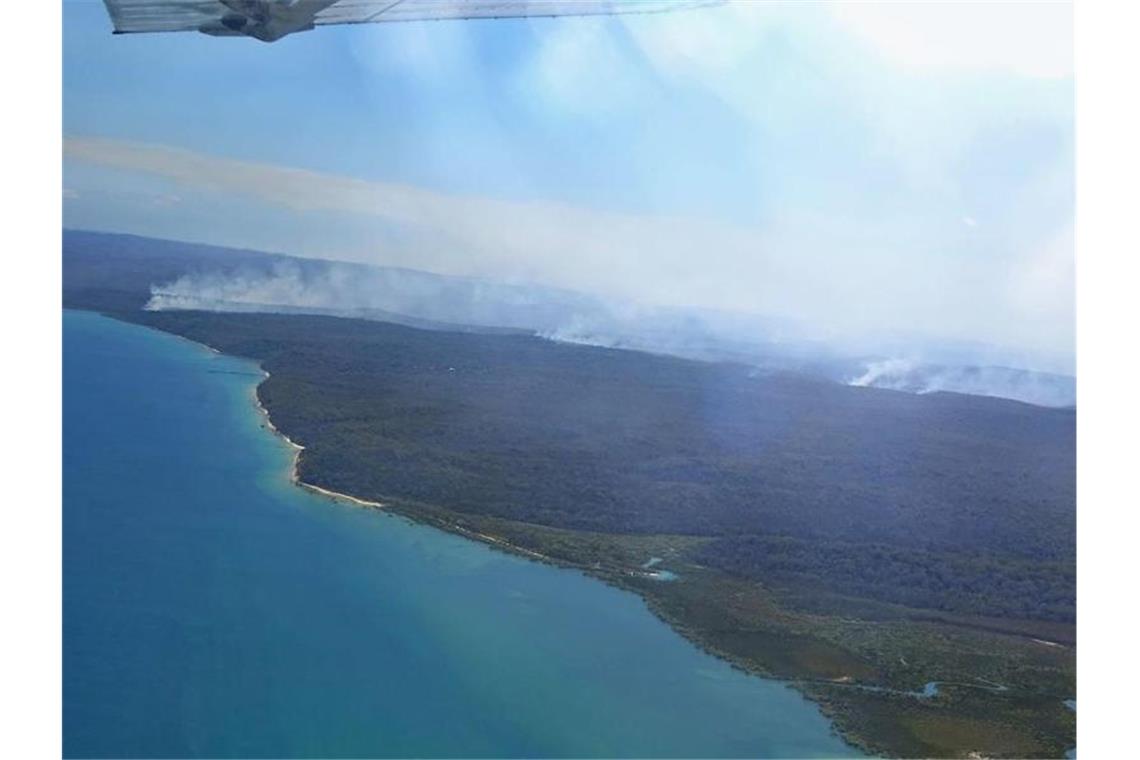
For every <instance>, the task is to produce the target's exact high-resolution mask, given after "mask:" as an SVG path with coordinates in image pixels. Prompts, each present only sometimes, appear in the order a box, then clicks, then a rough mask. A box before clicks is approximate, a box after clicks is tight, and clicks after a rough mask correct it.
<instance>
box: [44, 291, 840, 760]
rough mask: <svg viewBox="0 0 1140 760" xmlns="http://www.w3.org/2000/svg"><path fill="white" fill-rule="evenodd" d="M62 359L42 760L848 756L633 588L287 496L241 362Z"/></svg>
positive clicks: (71, 333) (67, 336) (147, 335)
mask: <svg viewBox="0 0 1140 760" xmlns="http://www.w3.org/2000/svg"><path fill="white" fill-rule="evenodd" d="M63 345H64V399H63V401H64V404H63V405H64V438H63V451H64V461H63V464H64V468H63V471H64V536H63V538H64V547H63V548H64V566H63V578H64V589H63V590H64V596H63V598H64V618H63V619H64V645H63V647H64V649H63V664H64V682H63V687H64V688H63V707H64V752H65V755H66V756H68V757H89V756H133V757H139V756H148V757H152V756H161V757H171V756H203V755H204V756H219V757H268V756H272V757H296V756H321V757H330V756H331V757H345V756H354V757H359V756H404V757H406V756H461V757H477V756H732V755H735V756H753V757H797V756H825V757H833V756H841V755H842V756H850V755H852V754H853V753H852V751H851V750H850V749H849V748H848V747H846V746H845V745H844V744H843V743H842V741H840V740H839V739H838V738H837V737H836V736H835V735H834V734H833V733H832V732H831V729H830V726H829V724H828V722H827V721H826V720H825V719H824V718H823V716H822V715H821V714H820V713H819V711H818V710H817V709H816V707H815V706H814V705H813V704H812V703H810V702H808V701H806V700H804V699H803V698H802V697H800V696H799V695H798V694H797V693H796V692H795V691H793V690H792V689H790V688H788V687H786V686H784V685H782V684H778V683H774V682H770V681H765V680H762V679H759V678H755V677H750V676H746V675H744V674H742V673H740V672H737V671H734V670H732V669H731V668H730V667H729V666H728V665H726V664H724V663H722V662H720V661H718V660H716V659H715V658H713V657H710V656H708V655H706V654H703V653H701V652H700V651H699V650H697V649H696V648H695V647H693V646H692V645H690V644H689V643H687V642H686V641H685V640H683V639H682V638H681V637H680V636H679V635H677V634H676V633H674V632H673V631H672V630H671V629H670V628H668V627H667V626H666V625H664V624H663V623H661V622H660V621H658V620H657V619H656V618H654V617H653V616H652V615H651V614H650V613H649V611H648V610H647V609H646V607H645V605H644V603H643V602H642V601H641V600H640V599H639V598H637V597H636V596H634V595H632V594H629V593H626V592H622V591H619V590H616V589H613V588H610V587H608V586H605V585H604V584H602V583H599V582H598V581H595V580H592V579H589V578H587V577H585V576H583V575H581V574H580V573H577V572H575V571H571V570H564V569H559V568H554V567H549V566H546V565H541V564H537V563H533V562H529V561H526V560H523V559H520V558H516V557H512V556H508V555H505V554H502V553H499V552H496V551H494V550H492V549H490V548H488V547H486V546H483V545H481V544H477V543H474V542H471V541H468V540H465V539H462V538H459V537H457V536H453V535H449V534H446V533H442V532H439V531H437V530H434V529H431V528H427V527H423V526H417V525H412V524H409V523H408V522H407V521H405V520H402V519H400V518H397V517H393V516H390V515H386V514H383V513H381V512H378V511H376V510H369V509H363V508H359V507H352V506H349V505H346V504H341V503H336V502H333V501H331V500H329V499H326V498H322V497H320V496H316V495H313V494H310V493H308V492H306V491H303V490H302V489H299V488H296V487H295V486H293V485H292V484H290V483H289V480H288V471H289V466H290V462H291V456H292V455H291V452H290V450H289V449H288V447H287V446H286V444H285V443H284V442H283V441H281V440H280V439H279V438H277V437H276V436H274V435H273V434H272V433H270V432H269V431H268V430H266V429H265V428H264V427H263V419H262V418H261V416H260V415H259V414H258V413H257V411H256V410H255V408H254V406H253V389H254V387H255V385H256V384H257V382H259V380H260V377H261V376H260V373H259V371H258V369H257V367H256V366H255V365H254V364H253V363H251V362H248V361H243V360H239V359H235V358H232V357H225V356H219V355H217V354H214V353H212V352H210V351H208V350H207V349H205V348H203V347H201V346H197V345H195V344H192V343H190V342H188V341H184V340H181V339H179V338H176V337H173V336H169V335H164V334H161V333H158V332H154V331H150V330H147V329H145V328H141V327H137V326H133V325H128V324H123V323H120V322H116V321H113V320H110V319H107V318H105V317H101V316H98V315H95V314H90V313H85V312H65V315H64V334H63Z"/></svg>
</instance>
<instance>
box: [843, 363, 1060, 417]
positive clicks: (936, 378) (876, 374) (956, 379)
mask: <svg viewBox="0 0 1140 760" xmlns="http://www.w3.org/2000/svg"><path fill="white" fill-rule="evenodd" d="M847 384H848V385H856V386H870V387H875V388H889V389H891V390H896V391H906V392H908V393H936V392H939V391H946V392H951V393H966V394H969V395H973V396H995V397H998V398H1008V399H1013V400H1015V401H1024V402H1026V403H1029V404H1037V405H1039V406H1057V407H1064V406H1075V405H1076V403H1077V389H1076V380H1075V379H1074V378H1072V377H1069V376H1066V375H1057V374H1053V373H1050V372H1034V371H1031V370H1025V369H1013V368H1010V367H984V366H982V367H979V366H965V367H947V366H942V365H938V364H923V363H921V362H918V361H915V360H913V359H898V358H896V359H884V360H881V361H872V362H869V363H867V365H866V368H865V370H864V372H863V373H862V374H861V375H858V376H857V377H853V378H851V379H849V380H848V381H847Z"/></svg>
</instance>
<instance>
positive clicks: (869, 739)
mask: <svg viewBox="0 0 1140 760" xmlns="http://www.w3.org/2000/svg"><path fill="white" fill-rule="evenodd" d="M104 316H108V317H111V318H115V319H121V317H120V316H119V315H114V314H104ZM121 321H125V322H129V323H132V324H140V325H141V326H144V327H147V328H149V329H155V330H157V331H158V332H162V333H165V334H171V335H175V336H177V337H180V338H183V339H184V340H187V341H189V342H191V343H195V344H197V345H198V346H201V347H203V348H206V349H207V350H209V351H210V352H212V353H214V354H220V355H224V356H234V357H236V358H240V359H244V360H247V361H250V362H251V363H252V364H253V367H251V369H256V370H257V371H258V372H260V373H261V375H262V377H261V378H260V379H259V380H257V381H256V383H255V384H253V385H252V388H251V390H252V393H253V399H252V400H253V404H254V406H256V407H257V409H258V411H259V412H260V414H261V416H262V418H263V420H264V425H263V426H265V427H268V428H269V429H270V430H271V431H272V432H273V433H274V434H275V435H277V436H279V437H280V438H281V439H283V440H284V441H285V442H286V443H287V444H288V445H289V447H290V449H292V452H293V457H292V461H291V465H290V481H291V482H292V484H294V485H296V486H298V487H301V488H304V489H306V490H308V491H311V492H312V493H314V494H319V495H321V496H324V497H326V498H328V499H331V500H333V501H341V502H344V503H346V504H351V505H354V506H360V507H368V508H372V509H382V510H384V511H387V512H389V513H391V514H397V515H399V516H401V517H403V518H404V519H406V520H408V521H409V522H412V523H417V524H421V525H426V526H429V527H433V528H436V529H438V530H443V531H445V532H448V533H452V534H454V535H458V536H460V537H462V538H467V539H469V540H473V541H478V542H479V543H482V544H484V545H485V546H489V547H491V548H495V549H498V550H500V551H503V552H506V553H509V554H514V555H516V556H519V557H521V558H526V559H531V560H533V561H538V562H542V563H545V564H549V565H553V566H557V567H563V568H567V569H574V570H578V571H580V572H582V573H583V574H584V575H587V576H589V577H590V578H592V579H594V580H599V581H601V582H603V583H605V584H607V585H610V586H613V587H615V588H619V589H622V590H624V591H629V592H632V593H634V594H636V595H637V596H638V597H639V598H640V599H641V600H642V601H643V602H644V603H645V604H646V606H647V608H648V610H649V611H650V612H651V613H652V614H653V615H654V617H656V618H657V619H658V620H660V621H661V622H662V623H664V624H665V625H667V626H669V628H670V629H672V630H673V631H674V632H675V633H678V634H680V635H681V637H682V638H684V639H686V640H687V641H688V642H689V643H690V644H691V645H693V646H694V647H695V648H696V649H698V650H701V651H703V652H705V653H707V654H709V655H712V656H714V657H716V658H718V659H720V660H721V661H724V662H726V663H728V664H729V665H730V666H732V667H733V668H735V669H737V670H740V671H743V672H745V673H747V674H749V675H753V676H756V677H759V678H762V679H764V680H767V681H772V682H777V683H781V684H783V685H785V686H787V687H788V688H791V689H793V690H794V691H795V692H797V693H798V694H799V695H800V696H801V697H802V698H804V699H805V700H806V701H808V702H811V703H814V704H815V705H816V706H817V707H818V709H819V710H820V712H821V713H822V714H823V715H824V716H825V717H826V718H827V719H828V721H829V722H830V724H831V730H832V732H833V733H834V734H836V735H838V736H839V737H841V738H842V740H843V741H844V743H845V744H846V745H848V747H850V748H851V749H853V750H856V751H857V752H861V753H864V754H868V755H876V754H885V755H888V756H891V755H894V756H898V755H903V756H905V755H906V754H907V751H906V750H900V749H899V738H902V737H896V736H884V735H881V734H883V731H878V734H877V733H876V731H874V730H871V731H869V732H868V731H867V730H866V728H867V727H866V726H865V725H862V724H861V720H862V718H863V717H864V716H865V715H866V713H865V712H864V710H863V706H862V705H858V706H856V705H853V704H852V703H851V700H850V699H848V698H847V697H841V694H843V693H852V694H862V693H868V694H869V693H870V692H874V691H880V690H879V689H871V690H867V689H864V688H844V689H839V690H835V689H834V688H833V687H836V686H847V687H850V686H859V685H858V684H851V683H847V682H845V679H846V678H847V677H845V678H844V679H839V678H834V679H833V678H830V677H827V678H812V677H807V678H798V677H794V676H793V677H787V676H784V677H781V676H780V675H776V674H775V673H773V672H771V671H768V670H766V669H765V668H764V666H763V664H761V663H759V662H756V661H753V660H751V659H750V658H749V657H748V656H746V655H742V654H740V653H734V652H732V651H725V650H724V649H722V648H721V647H720V646H719V645H718V644H719V643H720V641H719V640H718V638H717V637H716V636H715V635H710V632H709V631H708V630H704V629H702V626H701V621H700V620H699V619H698V620H695V621H694V620H688V621H687V620H686V618H688V617H692V616H691V615H689V614H688V612H687V611H686V610H684V609H683V608H678V606H677V605H676V604H675V603H674V602H675V601H676V600H675V599H670V598H669V594H668V593H664V594H662V593H658V592H656V591H655V590H654V589H653V588H652V587H649V586H647V584H645V583H639V582H638V581H639V580H645V579H646V578H648V577H649V575H648V574H644V573H639V572H637V571H636V570H635V569H632V568H636V567H639V566H640V564H637V565H631V564H628V563H627V560H628V555H627V554H620V553H618V554H614V555H611V557H610V561H607V560H606V558H605V557H602V562H601V563H599V562H591V561H590V560H593V559H596V558H597V557H596V556H594V555H591V554H588V553H587V554H582V555H580V556H581V558H582V560H583V561H577V557H578V556H579V555H577V554H574V553H573V552H571V553H570V555H569V556H560V555H563V554H565V551H564V550H563V548H562V547H561V546H560V545H558V544H557V543H554V542H551V541H548V540H547V539H548V538H549V536H547V537H546V538H543V537H542V536H541V531H542V530H543V529H544V528H543V526H540V525H533V524H529V523H519V524H517V525H515V524H508V523H509V521H506V522H504V521H498V522H497V521H495V520H489V521H488V520H480V519H479V518H478V516H468V515H465V514H461V513H456V512H454V511H452V510H449V509H447V508H446V507H440V506H437V505H431V504H417V503H415V502H404V501H401V500H399V499H393V500H391V501H389V499H388V497H387V496H385V497H382V498H383V501H377V500H367V499H361V498H358V497H355V496H352V495H350V494H347V493H341V492H337V491H334V490H331V489H327V488H322V487H320V486H316V485H313V484H311V483H307V482H305V481H304V480H303V479H302V478H301V476H300V472H299V463H300V456H301V453H302V452H303V451H304V450H305V447H304V446H303V445H301V444H299V443H298V442H296V441H294V440H293V439H291V438H290V437H289V436H288V435H286V434H285V433H284V432H282V431H281V430H280V429H279V428H278V427H277V426H276V425H275V424H274V423H273V420H272V416H271V413H270V411H269V409H268V408H267V407H266V406H265V405H264V404H263V403H262V400H261V395H260V392H261V387H262V385H263V384H264V383H265V382H266V380H268V379H269V378H270V373H269V372H268V371H267V370H265V369H264V368H263V367H262V366H261V361H260V360H259V359H256V358H254V357H251V356H242V355H241V354H237V353H226V352H222V351H219V350H218V349H216V348H214V347H213V346H210V345H208V344H206V343H204V342H202V341H198V340H194V339H192V338H188V337H186V336H184V335H181V334H179V333H177V332H172V331H170V330H166V329H162V328H161V327H156V326H155V325H152V324H148V323H146V322H133V320H130V319H121ZM242 374H248V375H252V374H253V373H252V372H251V373H242ZM247 387H248V386H247ZM500 523H503V524H500ZM520 527H521V528H523V530H519V529H518V528H520ZM532 529H534V530H536V531H538V533H533V532H532ZM536 535H537V536H538V539H539V540H535V541H532V538H534V537H535V536H536ZM517 540H522V541H524V542H525V543H527V544H532V545H534V546H536V547H537V548H540V549H544V550H546V549H552V550H554V551H553V553H552V554H545V553H542V552H540V551H535V550H534V549H531V548H527V547H526V546H523V545H519V544H517V543H515V541H517ZM661 556H668V555H661ZM697 569H699V567H698V568H697ZM684 574H685V571H682V575H684ZM698 574H699V573H698ZM686 585H689V584H686ZM714 633H715V632H714ZM1042 643H1043V642H1041V641H1038V642H1037V643H1036V647H1037V648H1038V649H1050V647H1042ZM1062 649H1064V648H1063V647H1062ZM907 688H909V687H907ZM887 691H888V692H889V691H891V690H887ZM901 696H904V695H902V694H897V695H896V697H901ZM905 696H907V697H910V696H912V695H909V694H907V695H905ZM860 699H862V698H860ZM907 701H908V702H909V701H910V700H909V699H908V700H907ZM923 701H924V700H921V699H916V700H914V702H915V703H917V704H921V703H922V702H923ZM876 709H877V708H876ZM908 709H909V708H908ZM872 714H873V713H872ZM912 752H913V751H912Z"/></svg>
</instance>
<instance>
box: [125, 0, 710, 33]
mask: <svg viewBox="0 0 1140 760" xmlns="http://www.w3.org/2000/svg"><path fill="white" fill-rule="evenodd" d="M719 1H720V0H339V2H335V3H333V4H332V5H330V6H328V7H326V8H324V9H323V10H320V11H318V12H317V13H316V14H315V15H314V16H313V23H314V24H315V25H317V26H328V25H332V24H379V23H386V22H394V21H440V20H447V19H479V18H525V17H543V16H593V15H609V14H623V13H659V12H663V11H672V10H677V9H680V8H688V7H695V6H701V5H709V4H711V3H714V2H719ZM104 2H105V3H106V5H107V10H108V12H109V13H110V15H111V21H112V23H113V24H114V26H115V31H116V32H117V33H120V34H125V33H134V32H190V31H196V30H198V29H200V28H202V26H203V25H204V24H208V23H210V22H212V21H215V20H217V19H219V18H221V17H223V16H225V15H226V14H228V13H231V9H230V8H229V7H227V6H226V5H224V4H223V3H222V2H220V0H104Z"/></svg>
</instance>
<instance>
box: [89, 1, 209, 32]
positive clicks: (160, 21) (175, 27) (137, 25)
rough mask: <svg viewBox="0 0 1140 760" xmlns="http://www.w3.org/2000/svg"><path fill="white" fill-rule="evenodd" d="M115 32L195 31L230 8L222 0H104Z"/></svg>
mask: <svg viewBox="0 0 1140 760" xmlns="http://www.w3.org/2000/svg"><path fill="white" fill-rule="evenodd" d="M104 4H105V5H106V6H107V13H109V14H110V15H111V23H112V24H114V26H115V33H116V34H127V33H131V32H196V31H198V30H199V29H200V28H201V27H202V26H203V25H204V24H208V23H210V22H211V21H216V20H217V19H219V18H222V17H223V16H225V15H226V14H227V13H229V12H230V9H229V8H227V7H226V6H224V5H222V3H221V2H220V0H104Z"/></svg>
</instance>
